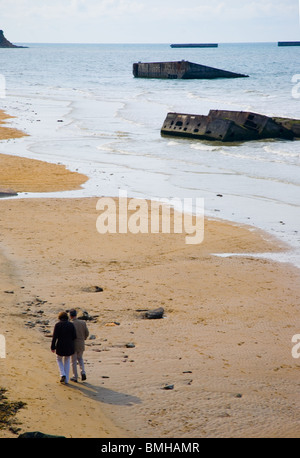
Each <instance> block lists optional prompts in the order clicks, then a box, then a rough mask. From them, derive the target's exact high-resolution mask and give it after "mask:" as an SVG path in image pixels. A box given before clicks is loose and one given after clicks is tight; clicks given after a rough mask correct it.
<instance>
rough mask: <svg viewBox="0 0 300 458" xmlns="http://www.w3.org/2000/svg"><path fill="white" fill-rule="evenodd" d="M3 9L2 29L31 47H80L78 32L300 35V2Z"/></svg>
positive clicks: (70, 0) (32, 3) (72, 0)
mask: <svg viewBox="0 0 300 458" xmlns="http://www.w3.org/2000/svg"><path fill="white" fill-rule="evenodd" d="M8 5H9V6H8ZM0 9H1V25H0V28H3V29H4V30H6V29H8V30H9V33H10V35H8V36H11V34H13V35H14V37H13V38H12V40H15V41H26V40H27V41H28V42H30V41H48V42H51V41H61V42H62V41H64V42H68V41H70V42H78V30H80V34H81V36H82V37H84V39H85V41H87V42H144V41H148V42H168V41H170V40H174V39H178V40H179V39H180V40H182V39H183V38H184V37H186V38H187V39H188V40H197V39H199V38H198V37H199V34H200V31H201V39H203V40H211V39H214V38H213V37H216V39H217V40H218V41H230V40H231V41H247V40H248V41H252V37H253V30H254V29H255V28H256V27H258V25H259V29H258V31H259V33H258V34H256V36H255V39H256V41H259V40H261V41H268V40H269V41H272V40H274V39H275V40H276V38H275V37H276V34H278V33H280V34H281V36H282V35H285V34H286V35H288V34H290V35H291V34H292V32H293V33H294V35H295V34H296V33H298V31H299V0H264V1H262V0H249V1H247V2H241V1H240V0H226V1H225V0H189V1H186V2H184V1H183V0H64V1H61V0H43V1H37V0H10V1H9V3H8V2H7V0H0ZM250 32H251V33H250ZM241 37H242V39H241ZM297 38H298V37H294V38H293V39H297Z"/></svg>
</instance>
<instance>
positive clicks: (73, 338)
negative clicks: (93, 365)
mask: <svg viewBox="0 0 300 458" xmlns="http://www.w3.org/2000/svg"><path fill="white" fill-rule="evenodd" d="M69 313H70V319H71V321H69V317H68V314H67V312H60V314H59V315H58V319H59V321H58V323H56V325H55V326H54V331H53V338H52V343H51V351H52V352H53V353H56V360H57V364H58V367H59V371H60V376H61V378H60V382H61V383H68V382H69V372H70V364H71V359H72V369H73V377H72V378H71V380H72V381H73V382H77V380H78V373H77V362H78V364H79V366H80V369H81V380H86V373H85V369H84V362H83V352H84V349H85V345H84V341H85V340H86V338H87V337H88V335H89V330H88V327H87V325H86V322H85V321H82V320H78V318H77V312H76V310H75V309H72V310H70V312H69Z"/></svg>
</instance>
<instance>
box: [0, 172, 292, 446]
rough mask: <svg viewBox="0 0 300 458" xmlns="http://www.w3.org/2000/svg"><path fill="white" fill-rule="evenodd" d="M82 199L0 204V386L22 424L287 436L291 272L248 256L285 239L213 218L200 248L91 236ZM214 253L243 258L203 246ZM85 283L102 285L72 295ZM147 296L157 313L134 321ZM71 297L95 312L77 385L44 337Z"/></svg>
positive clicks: (92, 204) (149, 237)
mask: <svg viewBox="0 0 300 458" xmlns="http://www.w3.org/2000/svg"><path fill="white" fill-rule="evenodd" d="M44 178H45V180H47V174H46V170H45V176H44ZM0 186H1V181H0ZM96 203H97V199H95V198H88V199H46V198H45V199H25V200H22V199H17V200H6V199H2V200H1V201H0V211H1V219H0V249H1V257H0V270H1V277H0V312H1V322H0V334H3V335H4V336H5V338H6V345H7V357H6V359H0V370H1V384H0V385H1V386H3V387H5V388H7V389H8V390H9V391H8V396H9V398H10V399H11V400H21V401H24V402H26V403H27V407H26V408H25V409H22V410H20V411H19V413H18V415H17V419H18V421H19V422H20V423H21V424H20V428H21V430H22V432H24V431H37V430H38V431H43V432H44V433H48V434H59V435H61V434H63V435H65V436H66V437H123V438H124V437H148V438H151V437H154V438H166V437H168V438H170V437H176V438H201V437H299V436H300V420H299V407H300V405H299V404H300V403H299V395H298V393H299V370H300V365H299V360H296V359H293V358H292V354H291V349H292V343H291V339H292V336H293V335H294V334H298V333H299V319H298V316H299V315H298V307H299V298H300V282H299V279H300V274H299V271H298V270H296V269H294V268H293V267H292V266H290V265H287V264H277V263H274V262H271V261H268V260H265V259H259V258H257V257H253V256H252V255H250V254H249V253H253V252H256V253H259V252H269V251H282V250H285V249H286V247H284V246H282V245H281V244H279V243H278V242H277V241H275V240H272V239H270V238H269V237H267V236H266V234H264V233H262V232H260V231H253V230H251V229H250V228H248V227H239V226H236V225H233V224H230V223H227V222H221V221H213V220H206V222H205V239H204V242H203V243H202V244H200V245H186V244H185V235H184V234H162V233H160V234H136V235H134V234H130V233H129V234H122V235H120V234H105V235H100V234H99V233H98V232H97V230H96V220H97V217H98V216H99V211H97V210H96ZM227 252H229V253H240V254H244V255H243V256H241V257H234V256H231V257H226V258H222V257H217V256H215V254H217V253H227ZM95 285H97V286H100V287H102V288H103V292H97V293H95V292H87V291H85V288H87V287H90V286H95ZM159 306H162V307H164V309H165V317H164V318H163V319H160V320H147V319H143V317H142V316H143V312H141V311H140V310H146V309H154V308H156V307H159ZM71 307H76V308H78V309H79V310H86V311H88V312H89V314H90V315H92V316H97V318H96V320H94V321H92V322H88V326H89V330H90V334H91V335H93V336H95V338H94V339H90V340H88V341H87V347H86V352H85V360H86V369H87V380H86V382H79V383H78V384H75V383H72V382H71V383H70V384H69V386H62V385H60V383H59V373H58V368H57V365H56V361H55V356H54V355H53V354H52V353H51V351H50V341H51V338H50V337H49V336H51V332H52V330H53V326H54V324H55V322H56V321H57V318H56V317H57V314H58V312H59V311H61V310H65V309H70V308H71ZM45 331H46V332H45ZM47 331H48V333H47ZM49 331H50V332H49ZM128 343H133V344H134V346H133V348H128V347H127V344H128ZM165 385H174V386H173V389H171V390H165V389H163V388H164V387H165ZM12 436H13V434H12V433H11V432H9V431H0V437H12Z"/></svg>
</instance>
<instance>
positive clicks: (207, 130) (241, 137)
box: [161, 110, 300, 142]
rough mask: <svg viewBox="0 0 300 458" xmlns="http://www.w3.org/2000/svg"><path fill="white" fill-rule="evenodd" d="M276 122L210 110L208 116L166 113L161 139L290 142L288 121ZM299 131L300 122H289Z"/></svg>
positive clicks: (290, 132)
mask: <svg viewBox="0 0 300 458" xmlns="http://www.w3.org/2000/svg"><path fill="white" fill-rule="evenodd" d="M276 119H279V118H270V117H268V116H264V115H260V114H257V113H252V112H243V111H226V110H211V111H210V112H209V114H208V116H204V115H195V114H185V113H168V115H167V117H166V119H165V121H164V123H163V126H162V129H161V134H162V135H172V136H179V137H191V138H195V139H199V140H214V141H221V142H237V141H249V140H259V139H263V138H284V139H288V140H293V138H294V137H295V136H296V134H295V132H296V130H295V132H294V131H293V130H291V129H290V128H288V127H287V126H288V125H289V124H288V122H289V121H291V120H287V119H281V118H280V122H277V121H276ZM292 121H294V125H295V126H297V129H299V130H300V120H299V121H297V120H292Z"/></svg>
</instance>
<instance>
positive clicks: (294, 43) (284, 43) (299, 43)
mask: <svg viewBox="0 0 300 458" xmlns="http://www.w3.org/2000/svg"><path fill="white" fill-rule="evenodd" d="M278 46H300V41H278Z"/></svg>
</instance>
